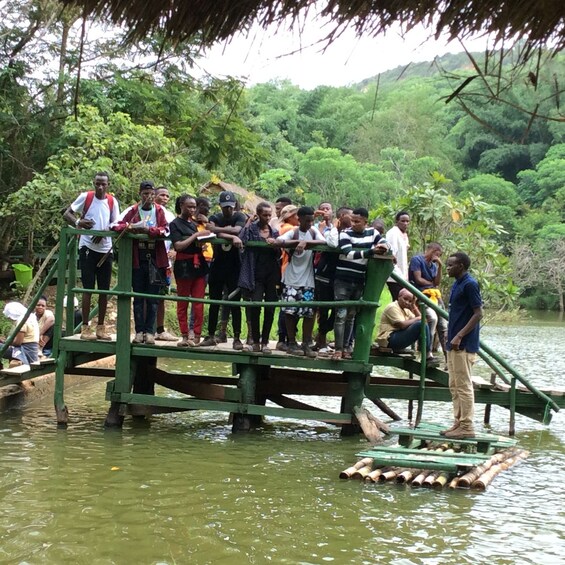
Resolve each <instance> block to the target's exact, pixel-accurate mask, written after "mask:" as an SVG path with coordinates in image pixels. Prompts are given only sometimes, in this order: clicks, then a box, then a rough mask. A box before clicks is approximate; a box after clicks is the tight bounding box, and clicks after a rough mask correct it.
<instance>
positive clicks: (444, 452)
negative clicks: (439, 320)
mask: <svg viewBox="0 0 565 565" xmlns="http://www.w3.org/2000/svg"><path fill="white" fill-rule="evenodd" d="M439 429H440V426H437V425H436V424H425V423H422V424H420V426H418V428H391V433H393V434H397V435H398V436H399V442H398V445H393V446H375V447H372V448H371V449H369V450H366V451H362V452H361V453H358V454H357V456H358V457H360V459H359V460H358V461H357V462H356V463H355V464H354V465H352V466H351V467H348V468H347V469H345V470H343V471H342V472H341V473H340V474H339V478H340V479H354V480H360V481H364V482H366V483H385V482H389V483H396V484H404V485H407V486H411V487H414V488H418V487H424V488H432V489H434V490H442V489H443V488H444V487H446V486H447V487H448V488H450V489H473V490H478V491H484V490H486V488H487V487H488V485H490V484H491V482H492V481H493V480H494V479H495V477H497V476H498V475H499V474H500V473H502V472H503V471H506V470H507V469H509V468H510V467H512V466H513V465H515V464H516V463H518V462H519V461H521V460H523V459H525V458H526V457H528V455H529V452H527V451H525V450H523V449H520V448H518V447H517V446H516V440H513V439H510V438H506V437H503V436H495V435H489V434H478V436H477V437H476V438H472V439H463V440H449V439H447V438H444V437H443V436H441V435H440V434H439Z"/></svg>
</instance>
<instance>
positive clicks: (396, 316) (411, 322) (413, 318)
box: [377, 288, 438, 367]
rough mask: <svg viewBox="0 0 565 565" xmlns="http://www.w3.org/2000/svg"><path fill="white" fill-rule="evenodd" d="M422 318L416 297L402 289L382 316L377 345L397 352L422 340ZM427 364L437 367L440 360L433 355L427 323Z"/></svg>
mask: <svg viewBox="0 0 565 565" xmlns="http://www.w3.org/2000/svg"><path fill="white" fill-rule="evenodd" d="M421 329H422V317H421V315H420V311H419V310H418V307H417V305H416V301H415V300H414V295H413V294H412V293H411V292H410V291H409V290H407V289H406V288H402V289H400V292H399V293H398V298H397V300H394V301H393V302H391V303H390V304H388V305H387V306H386V307H385V309H384V310H383V312H382V314H381V325H380V326H379V333H378V337H377V343H378V344H379V346H380V347H389V348H390V349H392V350H393V351H395V352H398V351H402V350H403V349H405V348H407V347H409V346H410V345H413V344H414V343H416V342H417V341H418V340H419V339H420V333H421ZM425 331H426V354H427V360H426V364H427V365H428V367H437V366H438V360H437V359H436V358H435V357H434V356H433V355H432V353H431V343H430V328H429V326H428V325H427V323H426V329H425Z"/></svg>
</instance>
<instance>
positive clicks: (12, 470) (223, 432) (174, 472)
mask: <svg viewBox="0 0 565 565" xmlns="http://www.w3.org/2000/svg"><path fill="white" fill-rule="evenodd" d="M482 337H483V339H484V340H485V341H486V342H487V343H488V344H489V345H491V346H493V347H494V348H495V350H497V351H498V352H499V353H501V354H502V355H503V356H505V357H506V358H507V359H508V360H509V361H510V362H511V363H513V364H514V365H515V366H516V368H518V369H519V370H520V371H522V372H523V374H524V375H525V376H527V377H528V378H529V379H530V380H531V381H532V382H533V383H535V384H537V385H539V386H551V385H555V386H563V375H564V374H565V326H564V325H563V324H562V323H559V322H557V321H555V318H553V319H551V318H547V319H546V320H545V321H544V320H538V321H536V322H528V323H523V324H520V325H505V326H500V325H499V326H490V327H485V328H483V334H482ZM477 371H478V372H482V373H484V374H485V375H488V370H487V368H486V367H484V366H482V367H481V366H479V367H478V369H477ZM380 372H382V371H380ZM104 390H105V384H104V383H103V382H96V383H94V384H92V385H88V386H84V387H81V388H76V389H74V390H70V391H68V392H67V394H66V401H67V404H68V406H69V409H70V412H71V421H70V424H69V427H68V429H67V430H57V429H56V428H55V425H54V414H53V409H52V400H51V399H50V398H49V399H46V400H45V401H42V402H40V403H36V404H34V405H32V406H29V407H27V408H25V409H23V410H13V411H10V412H8V413H5V414H2V415H0V493H1V500H2V503H1V506H0V563H2V564H3V563H7V564H8V563H9V564H12V563H30V564H35V563H38V564H43V563H46V564H62V563H73V564H82V563H84V564H89V565H90V564H111V563H116V564H121V563H124V564H125V563H128V564H129V563H151V564H153V563H154V564H171V565H172V564H182V563H198V564H200V563H214V564H216V563H225V564H232V563H233V564H236V565H242V564H245V563H257V564H261V563H269V562H271V563H292V564H294V563H300V564H311V563H329V562H334V563H338V564H339V563H356V564H361V563H367V564H374V563H383V564H394V565H409V564H425V565H435V564H451V563H453V564H462V563H473V564H477V563H489V564H491V563H495V564H520V563H532V564H536V565H537V564H541V563H543V564H553V563H565V560H564V556H565V533H564V532H565V493H564V490H563V485H564V484H565V447H564V445H563V436H564V434H565V416H564V414H563V413H560V414H557V415H556V416H555V417H554V420H553V422H552V424H551V425H550V426H549V427H545V426H543V425H541V424H538V423H536V422H533V421H531V420H527V419H525V418H523V417H521V416H520V415H518V416H517V431H518V433H517V438H518V439H519V443H520V446H522V447H524V448H526V449H528V450H530V451H531V455H530V457H529V458H528V459H527V460H526V461H524V462H522V463H521V464H519V465H517V466H516V467H513V468H512V469H511V470H510V471H507V472H505V473H503V474H502V475H499V476H498V477H497V478H496V479H495V481H494V483H493V484H492V485H491V486H490V487H489V488H488V489H487V491H486V492H483V493H479V492H472V491H460V490H457V491H449V490H445V491H442V492H435V491H430V490H427V489H410V488H409V487H404V486H402V485H390V484H369V485H367V484H363V483H359V482H356V481H340V480H339V479H338V474H339V472H340V471H341V470H342V469H344V468H345V467H348V466H349V465H351V464H352V463H353V462H354V461H355V460H356V458H355V453H356V452H357V451H359V450H360V449H362V448H363V447H365V446H366V443H365V442H363V441H362V440H361V439H358V438H349V439H340V438H339V434H338V431H337V429H336V428H334V427H332V426H329V425H325V424H316V423H313V422H289V421H283V420H276V419H269V420H268V424H267V426H266V427H265V428H264V429H262V430H260V431H258V432H254V433H251V434H249V435H246V436H233V435H232V434H231V428H230V426H229V425H228V424H227V417H226V416H225V415H222V414H214V413H182V414H170V415H164V416H159V417H155V418H154V419H153V421H152V422H151V423H150V424H148V423H139V422H133V421H132V420H131V419H126V422H125V424H124V428H123V430H121V431H104V429H103V428H102V423H103V419H104V416H105V413H106V410H107V404H106V402H105V401H104ZM318 404H319V405H320V406H325V407H329V408H337V407H338V402H337V401H336V400H335V399H319V400H318ZM390 404H391V406H392V407H393V408H394V409H396V410H397V411H398V412H400V413H401V414H402V415H406V406H405V404H406V403H405V402H391V403H390ZM507 415H508V413H507V412H506V411H505V410H503V409H500V408H496V407H495V408H493V417H492V420H491V421H492V427H493V430H494V431H495V432H498V433H506V431H507ZM379 416H382V415H381V414H379ZM481 418H482V409H481V408H479V413H478V415H477V421H480V419H481ZM424 419H425V420H430V421H439V422H441V421H446V422H447V421H449V406H448V405H447V404H441V403H429V404H426V406H425V408H424Z"/></svg>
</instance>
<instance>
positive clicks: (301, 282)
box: [277, 228, 325, 288]
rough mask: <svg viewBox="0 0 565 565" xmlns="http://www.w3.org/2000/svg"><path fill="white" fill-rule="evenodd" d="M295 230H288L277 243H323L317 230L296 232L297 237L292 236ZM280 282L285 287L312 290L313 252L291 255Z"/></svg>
mask: <svg viewBox="0 0 565 565" xmlns="http://www.w3.org/2000/svg"><path fill="white" fill-rule="evenodd" d="M295 232H296V229H292V230H288V231H287V232H286V233H285V234H284V235H281V236H280V237H278V238H277V241H291V240H293V239H298V240H299V241H313V240H318V241H325V240H324V236H323V235H322V234H321V233H320V230H318V228H311V229H309V230H308V231H307V232H302V231H300V230H298V237H296V236H295V235H294V234H295ZM282 282H283V283H284V284H285V285H286V286H293V287H296V288H298V287H309V288H314V252H313V251H308V250H306V249H305V250H304V251H303V252H302V253H293V254H292V257H291V259H290V261H289V263H288V265H287V267H286V269H285V271H284V273H283V277H282Z"/></svg>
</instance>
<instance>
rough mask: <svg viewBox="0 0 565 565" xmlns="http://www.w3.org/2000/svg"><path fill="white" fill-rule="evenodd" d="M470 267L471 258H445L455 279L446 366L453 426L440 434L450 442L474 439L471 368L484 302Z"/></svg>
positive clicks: (451, 301)
mask: <svg viewBox="0 0 565 565" xmlns="http://www.w3.org/2000/svg"><path fill="white" fill-rule="evenodd" d="M470 266H471V259H469V256H468V255H467V254H465V253H462V252H460V251H458V252H457V253H453V255H451V256H450V257H449V258H448V259H447V266H446V269H447V274H448V275H449V276H450V277H453V278H454V279H455V283H454V284H453V287H452V288H451V295H450V297H449V322H448V326H447V367H448V370H449V390H450V391H451V397H452V399H453V415H454V423H453V426H451V428H449V429H448V430H445V431H443V432H440V433H442V435H444V436H445V437H446V438H452V439H463V438H469V437H474V436H475V430H474V428H473V415H474V411H475V396H474V391H473V381H472V379H471V368H472V367H473V364H474V363H475V360H476V356H477V351H479V329H480V326H479V322H480V320H481V318H482V317H483V301H482V298H481V292H480V289H479V284H478V283H477V281H476V280H475V279H474V278H473V277H472V276H471V275H470V274H469V273H468V270H469V267H470Z"/></svg>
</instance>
